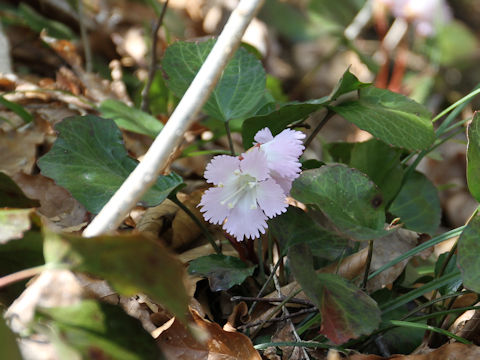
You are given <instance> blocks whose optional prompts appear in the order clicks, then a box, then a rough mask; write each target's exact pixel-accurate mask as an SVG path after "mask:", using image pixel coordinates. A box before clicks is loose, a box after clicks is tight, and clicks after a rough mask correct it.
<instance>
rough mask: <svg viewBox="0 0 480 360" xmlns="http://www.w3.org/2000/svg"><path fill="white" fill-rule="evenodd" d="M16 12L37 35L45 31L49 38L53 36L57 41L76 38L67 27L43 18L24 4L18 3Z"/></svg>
mask: <svg viewBox="0 0 480 360" xmlns="http://www.w3.org/2000/svg"><path fill="white" fill-rule="evenodd" d="M18 10H19V14H20V16H21V18H22V19H23V20H24V21H25V23H26V24H27V25H28V26H29V27H30V28H31V29H32V30H34V31H36V32H38V33H39V32H41V31H42V30H43V29H45V30H47V33H48V35H49V36H53V37H54V38H57V39H74V38H75V37H76V36H75V34H74V32H73V31H72V30H71V29H70V28H69V27H68V26H66V25H64V24H63V23H61V22H58V21H55V20H52V19H50V18H47V17H44V16H43V15H41V14H39V13H38V12H37V11H35V9H33V8H32V7H30V6H29V5H27V4H25V3H24V2H22V3H20V6H19V7H18Z"/></svg>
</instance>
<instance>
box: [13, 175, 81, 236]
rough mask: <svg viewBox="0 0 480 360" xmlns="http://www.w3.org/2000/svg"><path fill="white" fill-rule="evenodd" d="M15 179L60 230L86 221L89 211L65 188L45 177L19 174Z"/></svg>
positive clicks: (40, 210) (41, 211) (42, 212)
mask: <svg viewBox="0 0 480 360" xmlns="http://www.w3.org/2000/svg"><path fill="white" fill-rule="evenodd" d="M13 179H14V180H15V182H16V183H17V184H18V186H19V187H20V188H21V189H22V191H23V192H24V193H25V195H27V196H28V197H30V198H31V199H35V200H38V201H40V208H39V209H38V211H39V212H40V213H41V214H42V215H45V216H46V217H47V218H48V219H49V220H50V221H52V222H53V223H54V224H55V225H56V226H58V227H60V228H68V227H72V226H76V225H79V224H81V223H83V222H84V221H85V218H86V215H87V210H85V208H84V207H83V205H82V204H80V203H79V202H78V201H77V200H75V199H74V198H73V197H72V195H71V194H70V193H69V192H68V191H67V190H65V189H64V188H62V187H60V186H58V185H56V184H55V182H54V181H53V180H51V179H49V178H47V177H45V176H43V175H40V174H38V175H26V174H24V173H18V174H15V175H14V176H13Z"/></svg>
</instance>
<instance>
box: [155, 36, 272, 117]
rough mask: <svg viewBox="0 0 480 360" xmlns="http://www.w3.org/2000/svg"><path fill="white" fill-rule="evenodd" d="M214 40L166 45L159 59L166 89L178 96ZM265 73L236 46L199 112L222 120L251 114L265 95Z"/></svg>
mask: <svg viewBox="0 0 480 360" xmlns="http://www.w3.org/2000/svg"><path fill="white" fill-rule="evenodd" d="M214 44H215V40H213V39H211V40H208V41H204V42H198V41H196V42H186V41H179V42H176V43H174V44H173V45H171V46H169V47H168V48H167V50H166V51H165V56H164V57H163V60H162V68H163V71H164V75H165V79H166V81H167V86H168V87H169V89H170V90H172V91H173V92H174V93H175V95H177V96H178V97H182V96H183V94H184V93H185V92H186V91H187V89H188V87H189V86H190V84H191V82H192V80H193V79H194V77H195V75H196V74H197V72H198V70H199V69H200V67H201V66H202V64H203V63H204V62H205V59H206V58H207V56H208V54H209V53H210V51H211V50H212V48H213V45H214ZM265 82H266V76H265V70H264V69H263V66H262V63H261V62H260V60H258V59H257V58H256V57H255V55H253V54H251V53H249V52H248V51H247V50H246V49H244V48H242V47H240V48H239V49H238V50H237V52H236V53H235V55H234V56H233V58H232V59H231V60H230V62H229V64H228V65H227V67H226V68H225V70H224V71H223V73H222V76H221V78H220V79H219V81H218V83H217V86H216V87H215V89H214V90H213V92H212V94H211V95H210V98H209V99H208V101H207V103H206V104H205V105H204V107H203V110H204V112H205V113H207V114H208V115H210V116H212V117H214V118H217V119H219V120H223V121H229V120H232V119H237V118H244V117H247V116H250V115H253V114H254V112H253V110H254V108H256V105H257V103H258V102H259V100H260V99H261V98H262V97H263V95H264V93H265Z"/></svg>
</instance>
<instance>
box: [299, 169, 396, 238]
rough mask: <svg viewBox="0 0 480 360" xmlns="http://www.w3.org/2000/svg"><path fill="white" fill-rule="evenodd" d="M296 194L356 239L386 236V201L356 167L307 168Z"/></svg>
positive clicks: (300, 199) (300, 178)
mask: <svg viewBox="0 0 480 360" xmlns="http://www.w3.org/2000/svg"><path fill="white" fill-rule="evenodd" d="M291 194H292V196H293V197H294V198H295V199H297V200H299V201H301V202H303V203H304V204H312V205H316V206H317V207H318V208H319V209H320V210H321V211H322V212H323V213H325V215H326V216H327V217H328V218H329V219H330V220H331V221H332V222H333V224H334V225H335V226H336V227H337V228H338V229H339V230H340V231H342V232H344V233H345V234H347V235H349V236H351V237H352V238H353V239H354V240H371V239H375V238H378V237H381V236H384V235H386V234H387V233H388V231H386V230H384V223H385V204H384V201H383V196H382V194H381V192H380V190H379V189H378V188H377V186H376V185H375V184H374V183H373V182H372V181H371V180H370V179H369V178H368V177H367V176H366V175H365V174H362V173H361V172H360V171H358V170H356V169H352V168H349V167H346V166H344V165H325V166H322V167H321V168H319V169H312V170H306V171H304V172H303V173H302V175H300V177H299V178H298V179H297V180H295V181H294V183H293V187H292V190H291Z"/></svg>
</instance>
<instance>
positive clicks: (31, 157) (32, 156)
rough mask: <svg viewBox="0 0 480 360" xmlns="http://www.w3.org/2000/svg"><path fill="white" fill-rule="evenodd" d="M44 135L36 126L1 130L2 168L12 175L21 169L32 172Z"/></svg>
mask: <svg viewBox="0 0 480 360" xmlns="http://www.w3.org/2000/svg"><path fill="white" fill-rule="evenodd" d="M44 136H45V135H44V134H43V132H40V131H37V130H36V129H35V128H29V129H26V130H25V131H22V132H20V131H9V132H5V131H2V130H0V170H2V171H3V172H5V173H6V174H7V175H10V176H12V175H14V174H16V173H18V172H20V171H23V172H25V173H27V174H30V173H31V171H32V169H33V166H34V165H35V160H36V155H37V145H38V144H41V143H42V142H43V139H44Z"/></svg>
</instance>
